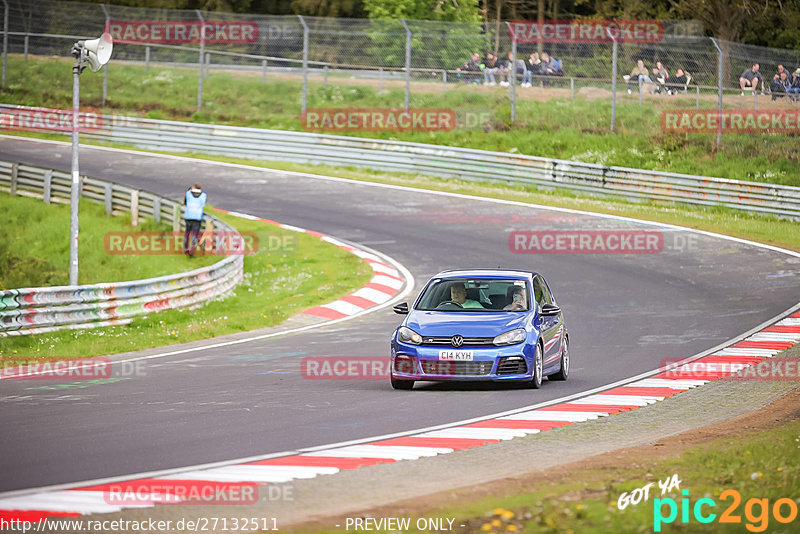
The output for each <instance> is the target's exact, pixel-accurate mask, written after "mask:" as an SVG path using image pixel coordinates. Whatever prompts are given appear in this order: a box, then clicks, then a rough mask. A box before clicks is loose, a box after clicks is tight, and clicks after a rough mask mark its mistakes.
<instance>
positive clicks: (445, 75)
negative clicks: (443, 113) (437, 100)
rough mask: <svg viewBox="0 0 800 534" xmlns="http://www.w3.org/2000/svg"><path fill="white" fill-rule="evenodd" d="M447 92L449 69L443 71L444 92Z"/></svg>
mask: <svg viewBox="0 0 800 534" xmlns="http://www.w3.org/2000/svg"><path fill="white" fill-rule="evenodd" d="M444 91H447V69H442V92H444Z"/></svg>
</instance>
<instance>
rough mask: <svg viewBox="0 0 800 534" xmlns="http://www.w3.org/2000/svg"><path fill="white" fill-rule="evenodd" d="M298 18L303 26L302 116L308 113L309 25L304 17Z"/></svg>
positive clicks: (299, 16)
mask: <svg viewBox="0 0 800 534" xmlns="http://www.w3.org/2000/svg"><path fill="white" fill-rule="evenodd" d="M297 18H299V19H300V24H302V25H303V100H302V103H301V104H300V115H301V116H302V115H303V114H305V112H306V104H307V103H308V24H306V21H305V19H304V18H303V16H302V15H297Z"/></svg>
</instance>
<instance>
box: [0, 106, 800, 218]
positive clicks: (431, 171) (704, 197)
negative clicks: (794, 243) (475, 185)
mask: <svg viewBox="0 0 800 534" xmlns="http://www.w3.org/2000/svg"><path fill="white" fill-rule="evenodd" d="M10 109H16V110H17V111H16V112H15V113H19V112H20V110H24V109H26V108H23V107H20V106H8V105H0V113H4V112H6V113H7V112H9V111H8V110H10ZM31 109H34V108H31ZM83 135H84V137H89V138H92V139H96V140H98V141H104V142H114V143H126V144H130V145H133V146H136V147H140V148H146V149H151V150H160V151H168V152H198V153H205V154H213V155H222V156H232V157H240V158H249V159H263V160H281V161H293V162H299V163H312V164H328V165H340V166H357V167H366V168H370V169H375V170H381V171H390V172H391V171H395V172H405V173H413V174H424V175H429V176H436V177H442V178H460V179H466V180H488V181H496V182H503V183H511V184H532V185H536V186H538V187H543V188H556V187H557V188H564V189H570V190H573V191H579V192H580V191H583V192H587V193H591V194H601V195H608V196H616V197H624V198H629V199H647V200H662V201H674V202H686V203H690V204H701V205H709V206H718V205H721V206H727V207H729V208H734V209H741V210H746V211H754V212H761V213H770V214H775V215H780V216H784V217H792V218H797V217H800V187H791V186H783V185H777V184H767V183H758V182H745V181H739V180H728V179H724V178H712V177H704V176H692V175H688V174H677V173H668V172H656V171H646V170H637V169H629V168H625V167H613V166H604V165H598V164H592V163H581V162H577V161H567V160H558V159H551V158H541V157H535V156H526V155H521V154H509V153H503V152H491V151H487V150H475V149H469V148H459V147H447V146H439V145H429V144H424V143H408V142H402V141H385V140H380V139H368V138H357V137H345V136H338V135H326V134H316V133H307V132H292V131H284V130H264V129H259V128H243V127H236V126H224V125H211V124H196V123H187V122H177V121H163V120H155V119H143V118H135V117H122V116H111V115H109V116H104V117H103V121H102V127H101V128H100V129H98V130H97V131H93V132H89V133H85V134H83Z"/></svg>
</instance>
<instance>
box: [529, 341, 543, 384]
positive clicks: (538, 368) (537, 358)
mask: <svg viewBox="0 0 800 534" xmlns="http://www.w3.org/2000/svg"><path fill="white" fill-rule="evenodd" d="M528 386H529V387H531V388H532V389H539V388H540V387H542V346H541V345H539V344H537V345H536V353H535V354H534V356H533V375H532V376H531V381H530V382H529V383H528Z"/></svg>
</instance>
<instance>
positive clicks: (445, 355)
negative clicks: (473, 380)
mask: <svg viewBox="0 0 800 534" xmlns="http://www.w3.org/2000/svg"><path fill="white" fill-rule="evenodd" d="M439 360H440V361H443V362H471V361H472V351H471V350H440V351H439Z"/></svg>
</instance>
